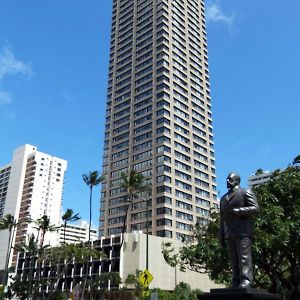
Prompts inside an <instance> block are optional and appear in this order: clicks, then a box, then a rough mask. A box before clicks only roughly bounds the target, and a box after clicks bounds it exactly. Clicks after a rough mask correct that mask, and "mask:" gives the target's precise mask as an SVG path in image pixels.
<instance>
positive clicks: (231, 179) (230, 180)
mask: <svg viewBox="0 0 300 300" xmlns="http://www.w3.org/2000/svg"><path fill="white" fill-rule="evenodd" d="M226 183H227V188H228V189H233V188H234V187H236V186H237V185H238V184H239V182H238V179H237V177H236V176H235V174H229V175H228V176H227V179H226Z"/></svg>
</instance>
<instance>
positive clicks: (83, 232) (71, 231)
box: [59, 221, 98, 244]
mask: <svg viewBox="0 0 300 300" xmlns="http://www.w3.org/2000/svg"><path fill="white" fill-rule="evenodd" d="M97 238H98V232H97V229H96V228H91V240H92V241H95V240H96V239H97ZM88 240H89V224H88V222H86V221H81V222H80V223H79V224H67V226H66V228H65V227H64V225H61V227H60V230H59V242H60V243H63V242H65V243H67V244H75V243H80V242H86V241H88Z"/></svg>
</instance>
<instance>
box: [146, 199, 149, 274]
mask: <svg viewBox="0 0 300 300" xmlns="http://www.w3.org/2000/svg"><path fill="white" fill-rule="evenodd" d="M148 202H149V198H148V197H147V198H146V208H147V210H146V217H147V219H146V269H147V270H148V267H149V224H148V223H149V222H148V221H149V216H148V207H149V205H148Z"/></svg>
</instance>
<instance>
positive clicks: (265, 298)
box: [198, 288, 281, 300]
mask: <svg viewBox="0 0 300 300" xmlns="http://www.w3.org/2000/svg"><path fill="white" fill-rule="evenodd" d="M280 299H281V296H280V295H278V294H271V293H268V292H267V290H260V289H255V288H228V289H211V290H210V293H206V294H203V295H199V296H198V300H280Z"/></svg>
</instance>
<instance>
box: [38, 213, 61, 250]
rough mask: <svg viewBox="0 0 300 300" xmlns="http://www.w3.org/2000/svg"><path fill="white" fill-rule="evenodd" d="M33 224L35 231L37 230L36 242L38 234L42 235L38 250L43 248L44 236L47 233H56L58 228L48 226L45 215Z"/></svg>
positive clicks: (48, 220)
mask: <svg viewBox="0 0 300 300" xmlns="http://www.w3.org/2000/svg"><path fill="white" fill-rule="evenodd" d="M34 223H35V225H36V226H35V229H37V230H38V234H37V242H38V239H39V236H40V232H41V233H42V237H41V241H40V248H42V247H43V246H44V240H45V235H46V233H47V231H49V232H52V231H57V230H58V229H59V227H58V226H55V225H53V224H50V218H49V217H48V216H47V215H43V216H42V217H41V218H39V219H37V220H35V221H34Z"/></svg>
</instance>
